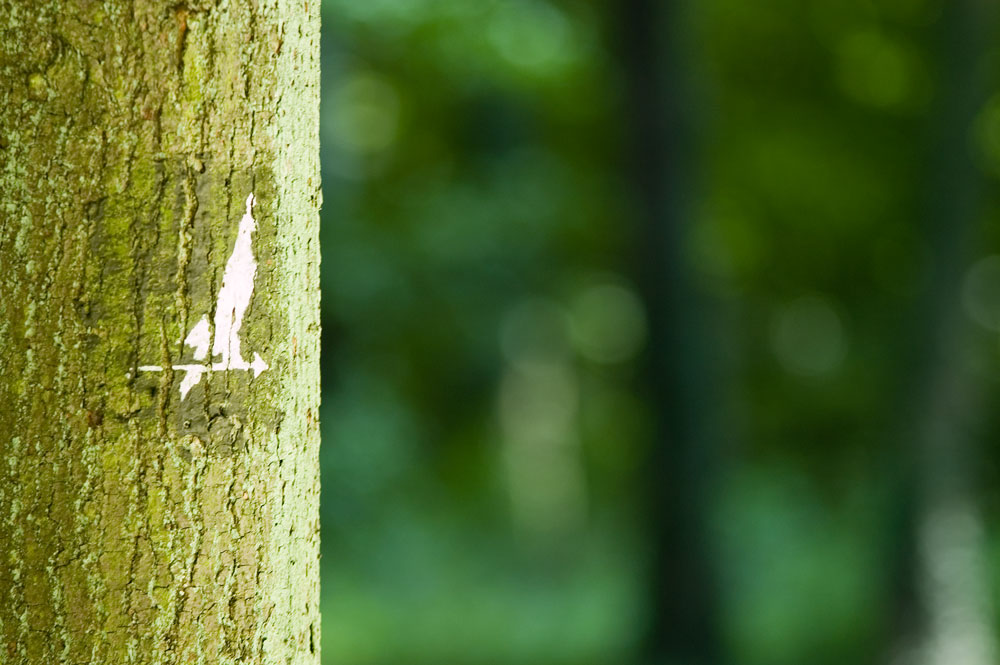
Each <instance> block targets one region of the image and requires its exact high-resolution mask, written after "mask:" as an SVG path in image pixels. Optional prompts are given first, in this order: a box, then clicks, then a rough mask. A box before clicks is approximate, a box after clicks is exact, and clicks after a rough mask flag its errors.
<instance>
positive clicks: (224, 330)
mask: <svg viewBox="0 0 1000 665" xmlns="http://www.w3.org/2000/svg"><path fill="white" fill-rule="evenodd" d="M255 201H256V199H255V198H254V195H253V194H252V193H251V194H250V195H249V196H248V197H247V201H246V212H245V213H244V214H243V218H242V219H240V227H239V230H238V231H237V234H236V244H235V245H234V246H233V253H232V254H231V255H230V256H229V260H228V261H226V270H225V272H224V273H223V275H222V288H221V289H220V290H219V295H218V297H217V298H216V301H215V320H214V324H215V325H214V327H215V336H214V341H213V336H212V329H211V328H212V327H211V326H210V325H209V323H208V315H207V314H205V315H203V316H202V317H201V319H199V321H198V323H196V324H195V325H194V327H193V328H191V331H190V332H189V333H188V334H187V337H185V338H184V344H185V345H186V346H189V347H191V348H192V349H194V359H195V360H200V361H204V360H205V359H206V358H207V356H208V348H209V345H211V347H212V356H213V357H216V356H218V357H219V360H218V361H216V362H213V363H211V364H207V363H205V362H201V363H188V364H181V365H172V366H171V367H172V368H173V369H175V370H179V371H183V372H185V375H184V378H183V379H181V385H180V391H181V399H182V400H183V399H184V398H185V397H187V394H188V392H190V390H191V388H193V387H195V386H196V385H198V383H199V382H200V381H201V377H202V375H203V374H204V373H205V372H223V371H227V370H231V369H232V370H252V371H253V376H254V378H256V377H258V376H260V373H261V372H263V371H264V370H266V369H268V365H267V363H266V362H264V359H263V358H261V357H260V354H259V353H257V352H256V351H255V352H254V354H253V362H249V363H248V362H247V361H246V360H244V359H243V353H242V350H241V344H240V335H239V332H240V328H242V327H243V315H244V314H245V313H246V310H247V307H248V306H249V305H250V297H251V296H252V295H253V282H254V277H256V275H257V260H256V259H255V258H254V255H253V243H252V239H253V233H254V231H256V230H257V221H256V220H255V219H254V218H253V204H254V202H255ZM139 370H140V371H143V372H162V371H163V367H161V366H159V365H142V366H140V367H139Z"/></svg>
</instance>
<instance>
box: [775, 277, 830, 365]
mask: <svg viewBox="0 0 1000 665" xmlns="http://www.w3.org/2000/svg"><path fill="white" fill-rule="evenodd" d="M771 348H772V350H773V351H774V355H775V356H776V357H777V359H778V362H780V363H781V366H782V367H784V368H785V369H786V370H787V371H789V372H791V373H793V374H798V375H801V376H823V375H827V374H830V373H832V372H833V371H835V370H836V369H837V368H838V367H840V365H841V363H842V362H843V360H844V356H845V354H846V351H847V344H846V339H845V334H844V325H843V323H842V322H841V318H840V316H839V315H838V314H837V312H836V311H835V310H834V308H833V306H832V305H831V304H830V303H829V302H828V301H827V300H826V299H825V298H822V297H819V296H806V297H802V298H798V299H796V300H794V301H792V302H791V303H789V304H787V305H785V306H784V307H782V308H780V309H779V310H778V311H777V312H776V314H775V315H774V317H773V319H772V322H771Z"/></svg>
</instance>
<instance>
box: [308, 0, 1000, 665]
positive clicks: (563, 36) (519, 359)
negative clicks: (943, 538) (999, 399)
mask: <svg viewBox="0 0 1000 665" xmlns="http://www.w3.org/2000/svg"><path fill="white" fill-rule="evenodd" d="M946 1H947V0H879V1H875V0H810V1H808V2H802V1H800V0H760V1H759V2H752V3H750V2H746V1H745V0H699V1H698V2H688V3H686V4H685V5H684V7H685V10H684V11H683V12H681V13H680V14H679V15H680V16H682V18H681V19H679V20H681V21H682V23H680V24H678V25H672V26H669V27H670V34H671V35H673V36H675V38H676V45H677V47H678V49H679V51H680V52H681V53H682V55H681V64H682V67H681V68H680V69H681V70H682V76H680V78H679V80H678V81H673V82H668V83H667V84H668V85H675V86H676V90H678V91H680V92H679V93H678V94H679V95H681V97H682V98H683V106H684V110H685V113H686V115H687V118H688V119H689V123H688V125H687V129H686V131H688V132H689V133H690V139H691V141H692V142H693V144H694V146H695V155H696V159H694V160H693V161H692V162H691V163H685V164H682V165H680V168H682V169H683V170H684V171H685V172H686V173H687V174H688V180H690V181H692V182H693V183H694V189H695V192H694V197H693V199H694V200H693V202H692V205H691V208H690V210H687V211H685V213H684V214H685V216H684V224H685V226H684V234H683V243H684V246H683V248H682V251H683V253H684V255H685V256H686V257H687V264H686V265H688V266H689V267H690V270H691V276H692V277H693V283H694V284H695V287H696V289H697V291H698V293H699V294H701V296H703V302H704V303H706V304H705V307H706V308H707V309H708V310H709V313H710V315H711V316H710V319H709V320H711V321H712V322H713V323H712V325H713V326H714V332H713V334H712V340H713V344H716V346H715V347H713V348H712V349H711V353H712V355H713V357H715V358H716V359H717V360H718V362H719V364H720V366H721V367H722V368H723V370H722V371H723V374H724V376H725V383H724V385H721V386H717V387H716V389H714V390H713V391H712V395H713V397H712V399H713V403H712V404H711V405H709V408H708V412H710V413H712V414H714V417H716V418H717V419H718V421H719V423H718V424H719V425H720V426H721V429H722V430H723V431H724V432H725V436H726V437H727V440H726V441H725V442H724V445H722V446H721V448H720V449H721V450H722V451H723V452H722V453H721V454H722V456H723V459H722V460H721V468H722V471H721V477H720V478H719V479H718V481H717V482H716V483H715V485H714V486H715V487H717V491H716V492H715V493H714V494H713V497H712V500H711V505H709V506H707V507H706V510H707V511H709V513H710V521H711V524H712V525H713V526H712V534H711V537H712V543H713V550H712V551H713V552H714V553H715V554H714V556H715V557H716V559H717V561H716V562H715V567H716V568H717V569H718V571H719V575H720V578H721V581H722V584H721V587H720V588H721V591H720V593H721V607H722V616H721V617H720V622H721V633H722V635H723V638H724V640H725V643H726V644H725V649H726V653H727V654H729V657H730V658H731V662H734V663H746V664H751V665H753V664H760V665H784V664H792V663H802V662H817V661H818V662H820V663H843V662H875V661H876V660H877V659H878V656H879V655H880V654H884V652H885V649H886V646H885V645H886V642H887V640H888V639H889V637H888V634H889V633H890V632H891V631H892V625H891V622H892V616H891V615H892V612H893V610H892V607H893V603H894V600H893V598H892V593H893V589H892V585H891V584H890V583H889V580H890V579H891V578H892V577H893V576H894V574H895V572H894V571H897V568H898V566H899V565H900V564H899V562H898V561H896V560H895V558H894V557H896V554H894V549H893V547H894V545H893V542H892V538H893V533H894V528H895V527H894V524H893V519H894V512H893V511H894V505H895V503H896V502H897V501H898V492H899V487H900V484H901V482H902V481H901V479H900V477H899V476H900V473H899V471H900V468H901V467H905V466H906V465H907V464H908V462H907V461H906V456H907V450H906V443H905V442H900V440H899V437H900V435H899V431H900V427H901V422H902V421H905V420H906V418H907V417H908V416H907V400H908V399H910V397H911V396H912V395H911V393H912V392H913V390H912V385H911V384H912V382H913V381H914V377H913V372H912V364H913V354H912V351H913V348H914V346H915V345H914V343H912V340H913V339H914V338H915V337H916V336H918V335H917V334H916V333H915V332H914V327H915V326H920V325H922V323H921V312H922V309H921V308H922V307H925V305H924V304H923V303H924V300H923V298H924V296H925V294H926V292H927V291H928V290H929V289H932V288H933V284H931V283H930V280H931V275H933V270H932V268H933V265H932V263H933V261H934V258H933V257H934V256H935V246H936V243H937V242H938V241H939V239H938V238H937V237H936V236H935V230H934V227H933V225H932V224H929V223H927V217H928V213H927V210H928V206H929V205H930V203H929V202H928V199H927V190H928V186H927V183H928V180H929V179H930V178H931V177H932V175H930V174H931V172H932V167H931V165H932V164H933V163H934V161H935V160H936V159H937V158H938V155H936V154H935V153H934V152H933V150H934V148H933V145H934V144H933V142H932V140H931V138H930V137H931V136H932V135H933V133H934V131H935V129H934V127H935V120H934V118H935V113H936V111H935V109H936V108H937V107H938V104H939V101H940V97H941V95H942V90H943V86H944V81H943V80H942V76H943V74H942V71H943V70H942V64H941V63H942V60H943V58H944V57H945V56H943V55H942V53H945V52H946V49H947V45H944V46H943V45H942V43H941V42H942V39H941V32H942V31H941V26H940V21H941V16H942V12H943V11H944V10H943V7H944V6H945V2H946ZM618 7H619V5H618V4H617V3H614V2H593V1H591V2H570V1H568V0H563V1H561V2H557V1H555V0H486V1H482V2H459V1H457V0H364V1H360V2H359V1H357V0H324V3H323V21H324V42H323V107H322V112H323V125H322V139H323V144H322V145H323V148H322V157H323V181H324V201H325V203H324V208H323V225H322V243H323V273H322V274H323V277H322V279H323V321H324V342H323V344H324V346H323V349H324V358H323V363H324V365H323V369H324V384H323V389H324V393H323V412H322V426H323V435H324V446H323V453H322V465H323V503H322V519H323V557H324V558H323V574H324V582H323V607H322V610H323V622H324V624H323V654H324V662H326V663H331V664H333V663H336V664H338V665H388V664H390V663H392V664H395V663H411V664H414V665H418V664H420V663H435V664H445V665H463V664H473V663H484V664H486V663H489V664H492V665H503V664H505V663H509V664H515V663H517V664H520V663H524V664H531V665H546V664H553V665H555V664H566V665H570V664H572V665H588V664H594V665H597V664H606V663H621V662H633V661H634V660H635V658H636V657H637V656H636V653H637V650H638V649H639V640H640V639H641V629H640V628H641V626H642V625H643V624H644V622H647V621H648V620H649V617H648V616H647V614H648V607H649V598H647V595H648V590H647V586H646V578H645V576H646V574H647V570H648V568H649V566H650V565H655V562H651V561H650V553H649V547H648V540H649V534H648V533H646V528H647V526H646V525H645V523H644V521H643V518H642V514H643V511H642V507H641V505H640V503H641V501H642V500H643V499H642V494H641V492H640V491H639V488H638V487H637V485H638V483H639V482H640V480H639V479H640V476H641V474H640V471H641V467H642V465H643V460H644V459H645V458H646V454H647V452H648V450H649V448H650V447H651V446H654V445H658V444H657V443H656V441H655V436H654V434H653V426H652V420H653V413H652V411H653V409H655V408H656V407H655V405H654V403H652V402H651V401H650V400H649V399H648V395H647V393H646V392H645V390H644V388H643V374H642V372H643V367H644V363H643V359H644V357H645V356H644V354H645V353H647V352H648V349H645V343H646V340H647V329H646V326H647V314H648V308H649V307H656V306H658V305H657V303H648V302H647V303H643V302H642V301H641V299H640V296H639V292H640V289H639V286H638V285H637V283H636V280H637V279H638V277H637V274H636V271H635V265H634V264H635V260H636V259H635V256H636V243H637V237H638V232H637V228H636V225H637V223H638V222H636V219H635V215H634V214H633V212H634V209H635V205H636V202H635V201H634V199H633V193H632V187H631V184H630V183H629V182H628V173H629V169H628V168H627V164H626V160H627V155H626V153H627V151H626V148H625V141H626V134H627V130H628V128H629V123H630V122H631V117H630V110H629V109H628V108H627V102H626V100H625V99H624V95H623V90H624V86H625V83H624V75H623V72H622V66H623V65H622V64H621V62H620V60H619V58H618V56H617V55H616V50H615V37H614V34H613V26H614V25H615V23H616V20H617V19H616V12H617V11H618ZM996 61H997V54H996V53H995V52H990V53H987V54H986V57H985V58H984V60H983V62H982V69H983V74H982V76H983V78H984V79H987V80H988V81H989V83H991V84H992V83H995V78H996V77H995V70H996V65H997V62H996ZM966 130H967V131H965V134H964V135H965V136H966V137H967V140H968V143H967V146H963V147H962V148H960V149H967V150H968V151H971V152H972V153H973V154H974V155H975V159H976V160H977V164H978V165H979V166H980V168H981V170H982V173H983V177H984V192H985V193H984V195H983V197H982V202H981V205H979V206H978V209H981V211H980V212H979V213H977V215H979V216H977V217H976V219H974V220H970V221H969V222H968V224H969V225H970V227H971V228H972V232H971V244H972V245H973V246H974V248H975V251H974V252H973V253H972V254H973V256H972V257H971V258H972V259H973V260H974V261H973V262H972V263H970V264H969V265H968V266H966V268H967V270H968V272H967V273H966V277H965V278H964V281H963V286H962V291H961V306H962V308H963V311H965V312H967V314H968V317H969V321H970V322H971V327H970V328H969V330H970V331H971V332H970V333H969V334H968V335H967V336H966V338H963V344H962V346H961V349H960V353H959V356H960V361H961V362H963V363H966V364H967V365H968V367H969V368H970V373H971V375H972V376H973V377H975V379H976V381H977V382H978V385H980V386H981V392H983V393H984V394H985V397H984V398H983V401H984V402H988V401H989V400H991V399H993V398H994V397H995V395H996V392H997V380H996V378H995V377H998V376H1000V372H998V370H1000V363H998V360H1000V355H998V353H997V351H998V348H1000V347H998V345H997V343H996V332H997V330H998V329H1000V263H998V261H1000V258H998V257H997V256H996V253H997V252H998V251H1000V250H998V247H1000V245H998V241H1000V222H998V220H1000V216H998V215H997V206H998V203H1000V201H998V199H997V196H996V191H995V183H996V179H997V178H998V177H1000V96H994V97H993V98H992V99H990V100H989V101H988V102H987V103H986V104H985V105H984V106H983V108H981V109H980V110H979V112H978V115H977V120H976V122H975V123H974V124H973V126H971V127H968V128H966ZM664 186H665V187H667V186H669V184H668V183H664ZM956 297H957V296H956ZM994 411H995V410H994ZM981 420H982V421H983V424H982V426H981V430H982V431H983V432H994V433H995V432H997V431H1000V430H998V426H1000V423H998V422H996V420H997V419H996V418H995V417H994V416H993V415H992V412H991V411H990V410H989V409H987V408H984V409H983V411H982V417H981ZM984 439H985V440H990V439H989V437H988V435H984ZM996 460H997V455H996V452H995V451H993V450H991V449H989V446H984V449H983V451H981V453H980V459H979V462H980V463H978V464H977V465H976V466H977V468H978V471H977V473H979V474H980V476H981V477H980V476H977V486H979V484H981V485H983V486H988V485H989V483H990V481H992V480H996V479H997V475H998V474H997V467H996ZM992 485H993V486H994V487H996V486H998V485H997V483H995V482H993V483H992ZM976 496H977V498H978V500H979V501H980V504H981V506H982V509H983V510H984V511H985V514H987V515H991V516H995V515H996V511H997V508H998V507H1000V505H998V499H1000V494H998V493H997V492H996V491H993V492H992V493H982V492H981V493H978V494H977V495H976ZM995 531H996V530H995V529H994V528H992V527H990V528H989V529H988V533H987V537H988V539H989V540H990V542H993V541H995V540H996V538H995ZM990 584H993V583H992V582H990ZM991 588H995V585H993V586H992V587H991ZM994 595H995V594H994Z"/></svg>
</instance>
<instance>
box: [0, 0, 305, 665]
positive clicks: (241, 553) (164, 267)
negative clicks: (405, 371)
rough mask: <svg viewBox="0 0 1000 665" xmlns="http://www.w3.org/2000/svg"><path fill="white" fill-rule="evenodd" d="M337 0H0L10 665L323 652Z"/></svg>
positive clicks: (0, 346) (1, 377)
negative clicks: (328, 228)
mask: <svg viewBox="0 0 1000 665" xmlns="http://www.w3.org/2000/svg"><path fill="white" fill-rule="evenodd" d="M319 5H320V2H319V0H300V1H297V2H291V1H290V0H228V1H227V0H217V1H212V0H200V1H196V0H191V1H190V2H180V3H178V2H176V0H169V1H167V0H131V1H126V0H0V16H2V17H3V20H2V22H0V23H2V25H0V554H2V556H3V561H2V562H0V598H2V602H0V663H18V664H21V663H24V664H35V663H39V664H40V663H46V664H49V663H73V664H78V663H94V664H97V663H100V664H102V665H103V664H111V663H113V664H116V665H117V664H119V663H143V664H147V663H148V664H159V663H205V664H213V665H214V664H217V663H233V664H236V663H239V665H253V664H262V665H263V664H265V663H266V664H267V665H276V664H278V663H282V664H284V663H318V661H319V655H318V651H319V620H318V577H319V573H318V532H319V528H318V495H319V487H318V462H317V452H318V428H317V422H316V414H317V404H318V399H319V376H318V354H319V315H318V298H319V296H318V268H319V266H318V263H319V256H318V249H319V248H318V238H317V232H318V214H317V210H318V207H319V197H320V194H319V168H318V82H319V75H318V67H319V63H318V51H319ZM251 194H253V195H254V197H255V203H254V205H253V209H252V216H253V218H254V220H255V221H256V229H255V231H254V233H253V236H252V248H253V254H254V258H255V261H256V270H255V272H254V273H252V284H253V293H252V298H251V299H250V300H249V306H248V307H247V309H246V311H245V316H243V317H242V327H241V328H240V329H239V338H240V340H241V344H242V349H243V355H244V357H246V358H247V360H249V359H250V358H251V357H253V354H254V353H257V354H259V356H260V357H261V358H262V360H263V361H264V362H265V363H266V365H267V369H266V370H265V371H260V372H257V371H249V370H246V369H238V368H234V367H232V366H226V365H225V364H224V363H222V364H220V363H219V357H218V356H217V355H215V356H214V357H213V354H209V357H208V358H207V359H203V360H201V361H199V360H197V358H192V353H194V352H195V350H194V349H193V347H192V346H191V345H188V344H185V342H184V340H185V337H186V336H187V335H188V333H189V332H190V331H191V330H192V327H193V326H194V325H195V324H196V323H197V322H199V320H201V319H202V318H203V317H204V318H207V319H208V320H209V321H212V320H213V319H214V317H215V315H216V311H215V308H216V303H217V302H219V301H221V300H222V299H220V298H219V295H220V290H221V289H222V283H223V275H224V273H226V270H227V268H226V266H227V261H228V260H229V259H230V257H231V255H234V254H235V253H234V244H235V242H236V238H237V232H238V230H239V228H240V223H241V217H242V216H243V215H244V213H245V202H246V200H247V198H248V197H249V195H251ZM227 274H228V273H227ZM198 362H201V363H202V364H204V366H205V368H206V370H205V373H204V375H203V376H202V377H201V380H200V382H198V383H197V384H196V385H194V387H193V388H190V389H189V391H188V392H187V393H186V394H184V396H183V397H182V392H181V390H180V384H181V381H182V378H183V377H184V375H185V371H184V370H175V369H171V368H172V366H175V365H184V364H197V363H198ZM213 363H215V365H214V367H215V368H216V369H215V370H213V369H212V368H213ZM150 366H158V367H162V368H163V371H149V370H145V371H144V370H142V369H140V368H142V367H150ZM258 369H259V368H258Z"/></svg>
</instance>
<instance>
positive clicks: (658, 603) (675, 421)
mask: <svg viewBox="0 0 1000 665" xmlns="http://www.w3.org/2000/svg"><path fill="white" fill-rule="evenodd" d="M687 8H688V5H687V3H685V2H677V1H674V2H663V1H662V0H627V1H624V2H621V3H620V4H618V5H617V6H616V10H617V12H618V14H617V17H616V18H617V20H618V22H619V26H618V36H619V50H620V56H619V57H620V62H621V66H622V69H623V74H624V80H625V112H626V114H627V115H628V119H629V121H628V123H627V125H628V127H629V131H628V133H627V136H626V140H627V141H628V148H629V154H628V165H629V167H630V175H631V184H632V187H633V195H634V202H635V214H636V222H637V229H636V230H637V240H638V251H637V252H636V254H637V257H636V258H637V261H636V264H637V277H638V281H639V285H640V289H641V291H642V295H643V299H644V301H645V304H646V311H647V313H648V317H649V343H648V348H649V352H648V356H647V358H646V363H647V364H646V367H645V373H646V382H647V388H648V397H649V402H650V404H651V405H652V407H653V409H654V415H655V427H656V429H655V431H654V435H653V436H654V437H655V439H654V441H653V442H651V445H650V450H649V452H648V455H647V456H646V459H645V460H644V462H645V464H644V468H645V474H644V477H643V481H644V487H643V501H644V504H645V505H644V506H643V508H644V518H645V525H646V530H647V533H648V534H649V541H650V542H649V545H650V559H651V560H650V564H649V565H650V570H649V584H648V590H649V597H648V608H647V613H648V616H647V618H646V625H645V626H644V627H643V629H642V630H643V634H642V636H641V645H640V649H641V653H640V654H639V660H640V661H641V662H643V663H667V662H671V663H684V664H685V665H688V664H696V665H706V664H714V663H719V662H721V661H722V659H723V653H722V640H721V636H720V610H719V605H718V580H717V575H716V570H715V568H714V565H713V553H712V545H711V542H710V533H709V532H710V524H709V517H710V515H709V512H710V511H709V507H710V506H709V499H710V497H711V495H712V491H713V486H714V484H715V477H716V472H717V464H718V459H717V457H718V440H717V434H716V432H715V431H714V430H713V427H712V424H711V418H710V417H709V415H708V412H707V411H706V409H707V408H708V406H707V405H709V404H714V405H717V404H718V403H719V400H718V399H717V395H714V394H713V391H715V390H716V386H715V385H714V379H715V374H716V369H715V368H714V367H713V366H712V363H711V362H710V358H709V356H710V355H711V354H710V353H709V351H708V345H709V343H710V342H709V341H708V340H710V339H711V337H712V331H711V330H710V328H709V327H708V326H707V325H706V323H705V321H706V319H707V313H706V304H705V302H704V300H703V298H702V297H701V296H700V294H699V293H698V291H697V289H696V288H695V286H694V285H693V284H692V282H691V276H690V270H689V267H688V266H687V259H686V257H685V256H684V252H683V238H684V235H685V233H686V232H687V227H686V218H687V217H690V214H689V209H690V207H691V205H692V199H691V192H692V191H693V187H692V183H691V178H690V176H689V175H688V174H687V172H686V171H685V168H684V166H685V165H686V166H688V167H690V166H691V164H692V163H693V160H692V159H691V152H692V151H691V145H690V141H691V134H692V132H693V123H692V120H691V118H690V117H689V109H688V108H687V107H688V106H690V99H688V101H687V102H685V101H684V99H683V98H682V95H683V94H687V96H688V97H689V98H690V97H691V91H690V90H689V89H687V87H686V86H685V82H684V81H683V78H684V76H683V72H684V64H685V63H684V62H683V61H682V59H681V57H680V56H681V50H682V49H681V46H682V44H681V43H680V42H679V41H678V39H677V38H678V35H679V34H680V33H681V29H680V27H679V26H680V25H681V24H682V22H683V20H684V19H685V18H686V15H685V11H686V10H687ZM687 170H690V168H688V169H687ZM714 408H716V409H718V407H717V406H716V407H714Z"/></svg>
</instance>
